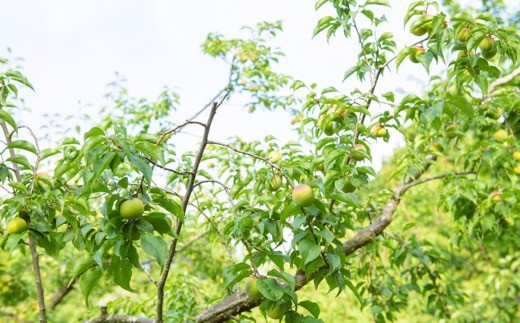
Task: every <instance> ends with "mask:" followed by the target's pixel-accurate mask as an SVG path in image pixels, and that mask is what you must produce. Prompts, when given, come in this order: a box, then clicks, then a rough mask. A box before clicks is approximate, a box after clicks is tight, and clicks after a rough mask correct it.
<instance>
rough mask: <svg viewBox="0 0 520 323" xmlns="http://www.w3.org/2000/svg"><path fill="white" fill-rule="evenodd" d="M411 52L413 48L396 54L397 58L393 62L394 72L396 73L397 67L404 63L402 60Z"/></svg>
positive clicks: (407, 48)
mask: <svg viewBox="0 0 520 323" xmlns="http://www.w3.org/2000/svg"><path fill="white" fill-rule="evenodd" d="M412 50H413V48H411V47H406V48H405V49H403V50H402V51H400V52H399V53H398V54H397V57H396V60H395V70H396V71H397V70H398V69H399V65H401V63H402V62H403V61H404V59H405V58H406V57H408V55H410V54H411V52H412Z"/></svg>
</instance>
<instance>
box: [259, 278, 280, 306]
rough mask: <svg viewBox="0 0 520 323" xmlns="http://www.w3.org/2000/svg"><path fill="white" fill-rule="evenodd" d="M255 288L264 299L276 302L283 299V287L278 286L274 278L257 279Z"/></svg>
mask: <svg viewBox="0 0 520 323" xmlns="http://www.w3.org/2000/svg"><path fill="white" fill-rule="evenodd" d="M256 287H258V290H259V291H260V293H262V295H264V296H265V298H267V299H269V300H272V301H277V300H279V299H281V298H282V297H283V294H284V291H283V287H282V286H280V285H278V283H277V282H276V280H275V279H274V278H267V279H259V280H257V282H256Z"/></svg>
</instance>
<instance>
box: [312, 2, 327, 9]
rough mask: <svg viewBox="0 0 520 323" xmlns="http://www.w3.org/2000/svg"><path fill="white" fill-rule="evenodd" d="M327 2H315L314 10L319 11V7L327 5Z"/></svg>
mask: <svg viewBox="0 0 520 323" xmlns="http://www.w3.org/2000/svg"><path fill="white" fill-rule="evenodd" d="M327 1H328V0H319V1H318V2H316V4H315V5H314V10H318V9H320V7H321V6H323V5H324V4H325V3H327Z"/></svg>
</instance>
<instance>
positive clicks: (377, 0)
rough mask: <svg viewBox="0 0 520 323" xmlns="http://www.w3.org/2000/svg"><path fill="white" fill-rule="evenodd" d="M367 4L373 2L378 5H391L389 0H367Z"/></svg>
mask: <svg viewBox="0 0 520 323" xmlns="http://www.w3.org/2000/svg"><path fill="white" fill-rule="evenodd" d="M365 4H366V5H369V4H373V5H378V6H386V7H390V3H389V2H388V0H367V2H365Z"/></svg>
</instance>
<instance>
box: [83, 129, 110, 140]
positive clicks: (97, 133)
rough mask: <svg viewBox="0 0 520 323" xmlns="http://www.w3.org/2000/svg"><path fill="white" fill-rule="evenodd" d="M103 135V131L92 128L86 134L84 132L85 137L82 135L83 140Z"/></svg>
mask: <svg viewBox="0 0 520 323" xmlns="http://www.w3.org/2000/svg"><path fill="white" fill-rule="evenodd" d="M104 135H105V132H104V131H103V129H101V128H98V127H94V128H92V129H90V130H89V131H88V132H86V133H85V135H83V139H85V140H87V139H88V138H92V137H98V136H104Z"/></svg>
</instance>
